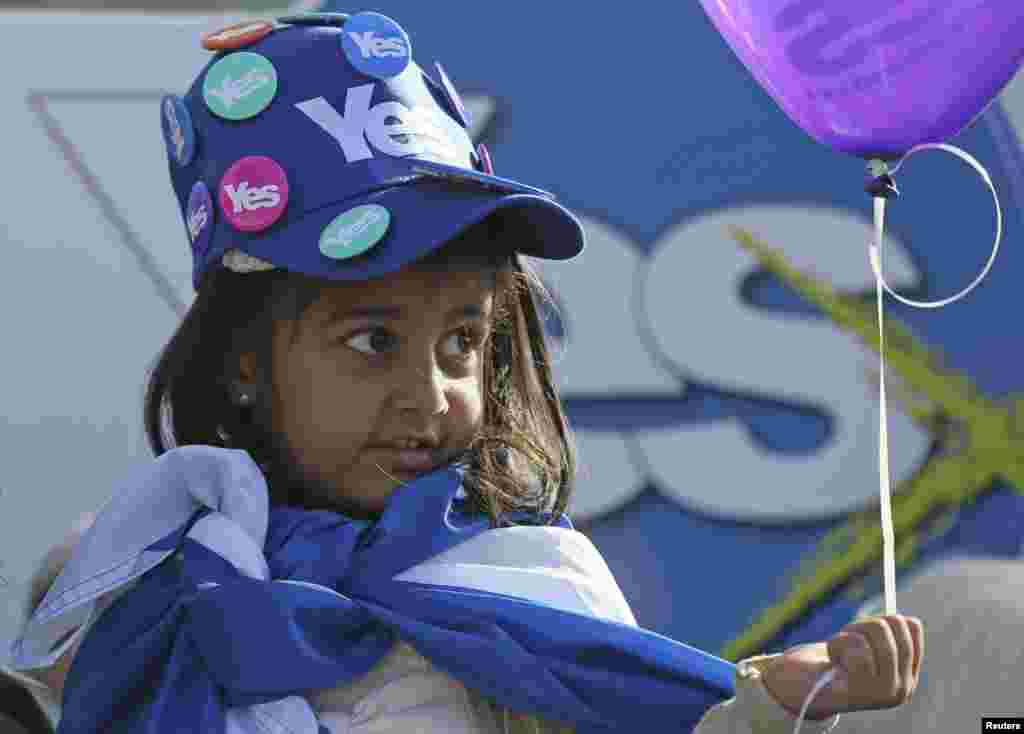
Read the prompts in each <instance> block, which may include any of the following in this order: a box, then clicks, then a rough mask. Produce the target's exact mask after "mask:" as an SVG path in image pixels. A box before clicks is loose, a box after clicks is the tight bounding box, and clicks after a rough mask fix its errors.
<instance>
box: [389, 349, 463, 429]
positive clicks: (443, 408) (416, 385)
mask: <svg viewBox="0 0 1024 734" xmlns="http://www.w3.org/2000/svg"><path fill="white" fill-rule="evenodd" d="M406 374H407V377H406V379H405V384H404V385H402V386H400V391H399V393H400V397H399V400H398V403H399V406H398V407H399V408H401V409H405V410H415V411H416V412H418V413H421V414H422V415H424V416H431V417H432V416H435V415H444V414H446V413H447V412H448V409H449V407H450V406H449V403H448V395H447V389H448V378H447V377H446V376H445V374H444V372H443V371H442V370H441V369H440V368H439V367H438V365H437V363H436V362H435V361H433V360H431V363H430V364H429V365H415V366H413V367H411V368H410V369H409V370H408V371H407V373H406Z"/></svg>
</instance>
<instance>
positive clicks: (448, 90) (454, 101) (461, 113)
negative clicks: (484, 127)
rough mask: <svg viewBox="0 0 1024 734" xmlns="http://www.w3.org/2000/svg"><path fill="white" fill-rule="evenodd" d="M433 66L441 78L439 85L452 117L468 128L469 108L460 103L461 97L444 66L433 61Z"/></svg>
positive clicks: (470, 119) (470, 120) (469, 120)
mask: <svg viewBox="0 0 1024 734" xmlns="http://www.w3.org/2000/svg"><path fill="white" fill-rule="evenodd" d="M434 66H435V67H436V68H437V75H438V76H439V77H440V78H441V87H442V89H444V96H445V97H446V98H447V99H448V106H449V107H451V108H452V111H453V112H454V113H455V114H454V115H453V117H455V119H456V120H457V121H458V122H459V124H461V125H462V127H464V128H466V129H467V130H468V129H469V126H470V125H472V124H473V121H472V118H470V116H469V110H467V109H466V105H464V104H463V103H462V97H460V96H459V92H458V90H457V89H456V88H455V85H454V84H452V80H451V79H449V78H448V74H447V73H446V72H445V70H444V67H443V66H441V62H440V61H435V62H434Z"/></svg>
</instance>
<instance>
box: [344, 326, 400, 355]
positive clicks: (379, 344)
mask: <svg viewBox="0 0 1024 734" xmlns="http://www.w3.org/2000/svg"><path fill="white" fill-rule="evenodd" d="M395 341H397V340H396V339H395V335H394V334H392V333H390V332H389V331H387V329H381V328H373V329H364V330H363V331H360V332H359V333H358V334H356V335H354V336H352V337H350V338H349V339H347V340H346V341H345V344H346V346H348V347H350V348H351V349H354V350H356V351H357V352H362V353H363V354H370V355H376V354H379V353H380V352H386V351H388V350H389V349H392V348H393V347H394V343H395Z"/></svg>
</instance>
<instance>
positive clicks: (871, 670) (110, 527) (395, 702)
mask: <svg viewBox="0 0 1024 734" xmlns="http://www.w3.org/2000/svg"><path fill="white" fill-rule="evenodd" d="M204 45H205V46H206V47H207V48H209V49H211V50H214V51H216V52H217V54H216V55H215V56H214V57H213V58H212V59H211V61H210V64H209V65H207V67H206V68H205V69H204V70H203V72H202V73H201V74H200V76H199V77H198V79H197V80H196V82H195V83H194V84H193V86H192V88H191V90H190V91H189V92H188V94H187V95H185V96H184V97H183V98H179V97H174V96H170V97H167V98H166V99H165V100H164V101H163V103H162V105H161V119H162V122H163V129H164V134H165V138H166V142H167V146H168V152H169V158H170V171H171V180H172V183H173V187H174V190H175V193H176V195H177V197H178V202H179V205H180V207H181V210H182V214H183V217H184V219H185V224H186V229H187V231H188V236H189V238H190V241H191V247H192V255H193V263H194V269H193V275H194V284H195V286H196V289H197V297H196V299H195V302H194V303H193V304H192V307H191V309H190V310H189V312H188V314H187V316H186V317H185V319H184V321H183V322H182V324H181V325H180V327H179V328H178V330H177V332H176V333H175V335H174V336H173V338H172V339H171V341H170V343H169V344H168V345H167V347H166V348H165V349H164V351H163V353H162V355H161V358H160V360H159V363H158V364H157V365H156V368H155V370H154V371H153V373H152V376H151V379H150V383H149V389H148V392H147V396H146V406H145V423H146V429H147V433H148V436H149V439H150V441H151V444H152V446H153V448H154V451H155V453H156V454H157V456H158V458H157V459H156V461H155V462H154V463H153V464H152V465H150V466H145V467H140V468H139V469H137V470H136V471H135V472H134V473H133V475H132V476H131V477H129V478H128V480H127V481H126V482H125V483H124V485H123V486H122V487H120V488H118V489H117V490H116V491H115V492H114V495H113V498H112V500H111V501H110V503H109V504H108V505H107V506H106V507H104V508H103V510H102V512H100V513H99V516H98V518H97V520H96V523H95V524H94V525H93V527H92V528H91V529H90V530H89V532H88V533H87V534H86V535H85V537H84V538H83V539H82V542H81V543H80V544H79V545H78V546H77V547H76V550H75V552H74V554H73V556H72V558H71V560H70V561H69V562H68V564H67V565H66V567H65V568H64V570H63V571H62V572H61V575H60V576H59V577H58V579H57V581H56V582H55V583H54V585H53V587H52V588H51V589H50V591H49V592H48V593H47V595H46V597H45V598H44V600H43V603H42V604H41V605H40V606H39V608H38V610H37V611H36V613H35V614H34V615H33V617H32V618H31V619H30V620H29V622H28V623H27V625H26V626H25V629H24V630H23V633H22V635H21V637H20V638H19V639H18V640H17V641H16V642H15V645H14V649H13V658H14V665H15V667H19V668H20V669H31V668H40V667H44V666H46V665H49V664H51V663H52V662H53V661H55V660H58V659H60V656H61V655H62V654H63V653H64V652H65V651H66V650H67V649H69V646H70V645H73V644H80V647H79V648H78V650H77V654H76V657H75V659H74V662H73V663H72V665H71V669H70V671H69V673H68V677H67V681H66V684H65V689H64V699H63V716H62V719H61V721H60V727H59V734H72V733H77V732H83V733H85V732H96V731H101V730H102V731H111V732H129V731H132V732H135V731H138V732H165V731H166V732H179V731H190V732H216V733H218V734H220V733H221V732H226V731H233V732H252V733H254V734H255V733H256V732H294V733H301V734H305V733H306V732H309V733H310V734H313V733H315V732H318V731H321V732H322V731H325V730H326V731H331V732H336V733H338V734H340V733H341V732H359V733H361V734H370V733H371V732H373V733H377V732H432V731H433V732H465V733H467V734H469V733H471V732H472V733H478V732H497V731H520V732H528V731H541V730H544V731H556V730H562V729H565V730H575V731H579V732H584V731H593V732H598V731H619V730H623V731H624V730H626V729H627V728H635V727H636V726H637V724H638V723H639V724H641V725H642V727H643V728H644V730H645V731H651V732H661V731H664V732H669V731H671V732H680V731H690V730H694V731H698V732H700V733H701V734H708V733H712V732H725V731H751V732H753V731H757V732H783V731H788V730H790V729H791V728H792V727H793V725H794V723H795V721H796V717H795V714H796V713H797V712H798V711H799V709H800V706H801V703H802V702H803V701H804V699H805V698H806V696H807V694H808V692H809V691H810V689H811V687H812V686H813V685H814V683H815V681H816V680H817V679H818V678H819V676H820V674H821V673H822V672H823V671H825V670H827V669H828V668H829V667H832V666H834V667H835V668H836V669H837V672H838V675H837V676H836V679H835V680H834V681H833V682H832V683H831V684H830V685H828V686H827V687H826V688H824V689H823V690H822V691H821V693H820V694H819V695H818V696H817V697H816V698H814V700H813V703H812V705H811V706H810V708H809V710H808V719H809V721H808V722H806V723H805V724H804V728H805V730H809V731H815V732H820V731H826V730H828V729H829V728H831V727H832V726H833V725H834V723H835V721H836V714H837V713H838V712H840V711H853V710H858V709H870V708H876V709H877V708H887V707H892V706H896V705H899V704H901V703H903V702H904V701H906V700H907V699H908V698H909V696H910V695H911V694H912V692H913V689H914V688H915V687H916V685H917V680H918V675H919V671H920V665H921V655H922V637H921V627H920V623H919V621H918V620H915V619H912V618H908V617H903V616H898V615H897V616H891V617H884V618H875V619H870V620H866V621H861V622H857V623H855V624H852V625H850V626H848V627H847V628H845V629H844V630H843V631H842V632H841V633H840V634H838V635H837V636H835V637H834V638H832V639H831V640H829V641H828V643H827V644H826V643H820V644H817V645H808V646H801V647H799V648H796V649H794V650H790V651H789V652H787V653H786V654H784V655H776V656H764V657H759V658H756V659H752V660H748V661H744V662H743V663H742V664H740V665H739V666H734V665H732V664H730V663H728V662H726V661H724V660H721V659H718V658H716V657H714V656H711V655H708V654H706V653H702V652H699V651H697V650H694V649H692V648H689V647H687V646H685V645H683V644H681V643H677V642H675V641H672V640H669V639H667V638H665V637H662V636H659V635H656V634H654V633H651V632H649V631H646V630H643V629H641V628H639V627H638V626H637V624H636V621H635V619H634V618H633V615H632V613H631V612H630V609H629V606H628V604H627V603H626V601H625V600H624V599H623V597H622V594H621V592H620V590H619V588H618V586H617V585H616V583H615V581H614V579H613V578H612V577H611V574H610V572H609V570H608V567H607V566H606V565H605V563H604V561H603V560H602V559H601V557H600V555H599V554H598V552H597V550H596V549H595V548H594V546H593V545H591V544H590V543H589V541H587V539H586V538H585V537H584V536H582V535H581V534H579V533H577V532H576V531H574V530H573V529H572V526H571V524H570V523H569V521H568V519H567V518H566V517H565V514H564V511H565V510H566V507H567V505H568V502H569V498H570V493H571V490H572V486H573V476H574V468H575V465H574V456H573V449H572V443H571V438H570V432H569V429H568V427H567V424H566V420H565V416H564V415H563V413H562V410H561V406H560V403H559V399H558V396H557V393H556V391H555V388H554V380H553V379H552V375H551V367H550V363H549V358H548V352H547V349H546V346H545V342H544V336H543V328H542V325H541V320H540V318H539V316H538V309H537V307H536V301H535V299H536V298H538V297H541V296H542V295H543V292H542V289H541V287H540V285H539V280H538V279H537V278H536V276H535V275H534V274H533V273H532V272H531V270H530V269H529V267H528V264H527V262H526V261H525V260H524V258H523V257H522V256H524V255H526V256H533V257H540V258H551V259H568V258H571V257H573V256H575V255H576V254H577V253H578V252H579V251H580V250H581V249H582V247H583V234H582V231H581V228H580V225H579V223H578V222H577V221H576V220H575V219H574V218H573V217H572V215H571V214H570V213H569V212H567V211H566V210H565V209H564V208H562V207H561V206H560V205H559V204H557V203H556V202H555V201H554V198H553V197H552V196H551V195H550V194H548V193H546V192H543V191H541V190H539V189H534V188H532V187H529V186H526V185H523V184H520V183H516V182H513V181H509V180H506V179H503V178H499V177H497V176H494V175H493V171H492V168H491V163H490V159H489V155H488V154H487V151H486V149H484V148H483V147H482V146H481V147H480V148H478V149H474V148H473V146H472V144H471V142H470V139H469V136H468V134H467V132H466V128H467V120H466V113H465V111H464V108H463V106H462V104H461V102H460V100H459V98H458V95H457V93H456V92H455V90H454V89H453V87H452V86H451V83H450V81H449V80H448V79H447V77H446V75H445V74H444V71H443V69H441V68H440V66H438V67H437V69H436V78H433V77H431V76H430V75H428V74H426V73H425V72H424V71H423V70H421V69H420V68H419V67H418V66H417V65H416V64H415V63H413V62H412V60H411V57H410V44H409V38H408V36H407V35H406V33H405V31H404V30H403V29H402V28H401V27H400V26H399V25H398V24H397V23H395V22H394V21H393V20H391V19H389V18H386V17H384V16H381V15H378V14H375V13H360V14H358V15H354V16H351V17H350V16H346V15H342V14H314V15H307V16H301V17H290V18H285V19H281V20H279V21H278V22H276V23H269V22H268V23H262V22H257V23H248V24H245V25H242V26H238V27H234V28H229V29H225V30H224V31H222V32H220V33H217V34H214V35H212V36H209V37H206V38H205V39H204ZM113 590H118V596H116V598H114V600H113V601H112V602H109V606H107V608H106V609H104V610H98V609H97V608H96V605H95V603H94V601H95V600H96V599H97V598H98V597H100V595H102V594H108V595H109V593H110V592H111V591H113ZM106 598H110V597H109V596H108V597H106ZM701 601H702V602H703V603H714V601H713V600H708V601H704V600H701ZM101 611H102V613H100V612H101Z"/></svg>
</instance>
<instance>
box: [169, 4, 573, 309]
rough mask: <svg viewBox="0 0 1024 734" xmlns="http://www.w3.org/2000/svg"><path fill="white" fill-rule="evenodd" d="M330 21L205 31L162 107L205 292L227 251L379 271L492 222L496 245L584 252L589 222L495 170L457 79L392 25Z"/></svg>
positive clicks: (268, 261) (322, 267) (343, 273)
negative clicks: (179, 85)
mask: <svg viewBox="0 0 1024 734" xmlns="http://www.w3.org/2000/svg"><path fill="white" fill-rule="evenodd" d="M322 15H323V14H319V15H317V14H310V15H309V16H298V17H295V16H290V17H288V18H282V19H280V20H278V21H277V22H264V23H267V24H268V25H269V26H270V27H269V29H268V28H266V27H261V26H260V22H255V23H250V24H248V25H247V26H246V25H243V26H242V27H239V28H234V27H233V28H231V29H225V30H224V31H221V32H220V33H219V34H217V35H216V36H215V37H214V39H213V40H211V41H209V44H210V45H207V43H208V41H207V40H204V45H207V48H210V47H211V46H213V47H214V49H215V50H216V54H215V56H214V57H213V58H212V59H211V60H210V62H209V63H208V64H207V65H206V67H205V68H204V69H203V70H202V72H201V73H200V74H199V76H198V78H197V79H196V80H195V82H194V83H193V84H192V86H191V88H190V89H189V91H188V92H187V94H185V95H184V96H183V97H176V96H174V95H169V97H168V98H165V99H164V100H163V102H162V103H161V118H162V119H161V124H162V126H163V130H164V135H165V141H166V142H167V147H168V165H169V168H170V174H171V182H172V185H173V187H174V191H175V194H176V196H177V198H178V203H179V206H180V209H181V212H182V216H183V218H184V221H185V225H186V230H187V236H188V238H189V241H190V242H191V245H192V255H193V285H194V286H195V287H196V288H197V289H198V287H199V283H200V280H201V278H202V276H203V274H204V273H206V272H207V271H208V270H209V269H211V268H214V267H219V266H221V265H222V264H223V263H224V256H225V253H228V254H229V260H232V261H234V258H237V257H238V256H241V258H243V259H244V260H246V261H249V262H256V263H257V264H258V265H262V266H264V267H271V266H272V267H275V268H282V269H285V270H290V271H295V272H300V273H304V274H307V275H312V276H318V277H322V278H326V279H330V280H342V281H344V280H365V279H369V278H374V277H379V276H382V275H386V274H388V273H391V272H394V271H396V270H398V269H400V268H401V267H403V266H404V265H406V264H408V263H411V262H414V261H416V260H418V259H419V258H421V257H423V256H425V255H427V254H428V253H430V252H432V251H433V250H435V249H437V248H438V247H440V246H441V245H443V244H444V243H445V242H447V241H449V240H451V239H452V238H453V237H455V236H457V235H458V234H459V233H460V232H462V231H463V230H464V229H465V228H467V227H469V226H470V225H473V224H475V223H477V222H480V221H482V220H483V219H485V218H487V217H489V216H492V215H496V216H501V218H502V219H501V232H502V242H498V243H494V246H495V247H497V248H500V249H504V250H505V251H508V252H517V253H521V254H524V255H529V256H532V257H538V258H544V259H553V260H566V259H569V258H572V257H574V256H575V255H577V254H578V253H579V252H581V251H582V249H583V246H584V235H583V229H582V226H581V225H580V223H579V221H578V220H577V219H576V218H575V217H574V216H573V215H572V213H571V212H569V211H568V210H567V209H566V208H565V207H563V206H562V205H560V204H559V203H558V202H557V201H556V200H555V197H554V196H553V195H552V194H550V193H548V192H546V191H543V190H541V189H537V188H534V187H532V186H528V185H526V184H522V183H519V182H516V181H512V180H509V179H506V178H502V177H499V176H495V175H493V172H492V171H491V170H490V165H491V164H490V157H489V155H487V153H486V150H480V149H478V148H475V147H474V145H473V143H472V141H471V139H470V137H469V133H468V130H467V129H466V127H465V124H466V119H465V118H466V116H465V114H464V111H463V108H462V103H461V101H459V100H458V98H457V92H456V91H455V90H454V88H453V87H452V85H451V84H450V81H449V80H448V79H447V78H444V79H443V80H442V81H441V82H439V81H436V80H434V79H432V78H431V77H430V76H429V75H428V74H427V73H426V72H424V71H423V70H422V69H421V68H420V67H419V66H418V65H417V64H416V63H415V62H414V61H413V60H412V58H411V44H410V42H409V38H408V36H407V35H406V33H405V31H404V30H403V29H402V28H401V27H400V26H398V24H397V23H396V22H395V21H394V20H392V19H390V18H388V17H386V16H383V15H380V14H378V13H359V14H357V15H353V16H345V15H343V14H332V16H331V17H329V18H326V17H320V16H322ZM253 38H255V39H256V40H252V39H253ZM215 42H216V43H215ZM216 44H219V45H216ZM439 71H441V74H442V75H443V74H444V73H443V70H442V69H440V67H439ZM453 97H454V98H453ZM183 150H185V151H188V155H183V154H175V152H176V151H177V152H179V153H180V152H181V151H183ZM253 258H255V260H253Z"/></svg>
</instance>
